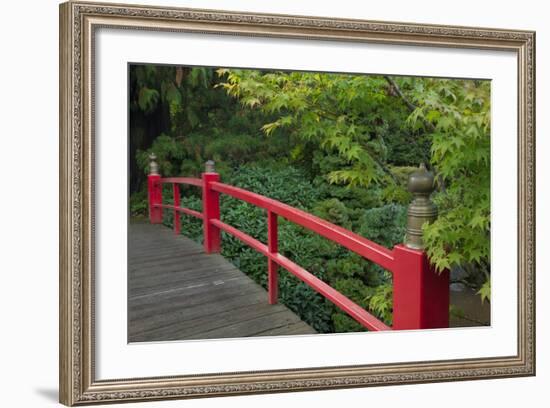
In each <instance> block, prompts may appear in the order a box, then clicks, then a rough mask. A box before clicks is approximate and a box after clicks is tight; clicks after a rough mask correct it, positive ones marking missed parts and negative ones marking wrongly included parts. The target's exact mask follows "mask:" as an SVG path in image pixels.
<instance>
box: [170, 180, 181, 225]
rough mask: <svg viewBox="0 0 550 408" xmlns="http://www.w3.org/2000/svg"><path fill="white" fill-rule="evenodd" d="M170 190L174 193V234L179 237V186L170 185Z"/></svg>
mask: <svg viewBox="0 0 550 408" xmlns="http://www.w3.org/2000/svg"><path fill="white" fill-rule="evenodd" d="M172 189H173V193H174V234H176V235H179V234H180V233H181V218H180V214H179V212H178V210H177V209H178V208H179V206H180V204H181V198H180V186H179V184H177V183H174V184H172Z"/></svg>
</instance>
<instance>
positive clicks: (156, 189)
mask: <svg viewBox="0 0 550 408" xmlns="http://www.w3.org/2000/svg"><path fill="white" fill-rule="evenodd" d="M156 159H157V156H156V155H155V154H154V153H151V155H150V156H149V175H148V176H147V196H148V202H149V221H150V222H151V224H160V223H162V207H160V205H161V204H162V184H161V183H160V174H159V167H158V164H157V162H156Z"/></svg>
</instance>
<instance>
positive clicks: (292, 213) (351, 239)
mask: <svg viewBox="0 0 550 408" xmlns="http://www.w3.org/2000/svg"><path fill="white" fill-rule="evenodd" d="M211 185H212V190H214V191H218V192H220V193H224V194H227V195H230V196H232V197H234V198H237V199H239V200H242V201H246V202H247V203H249V204H252V205H255V206H257V207H260V208H264V209H266V210H268V211H271V212H273V213H275V214H277V215H280V216H281V217H283V218H286V219H287V220H289V221H291V222H293V223H295V224H298V225H301V226H302V227H304V228H307V229H308V230H310V231H313V232H315V233H317V234H319V235H321V236H323V237H325V238H327V239H329V240H331V241H333V242H336V243H338V244H340V245H342V246H343V247H346V248H348V249H349V250H351V251H353V252H355V253H356V254H358V255H361V256H363V257H365V258H368V259H370V260H371V261H373V262H375V263H377V264H378V265H380V266H381V267H383V268H385V269H391V268H392V266H393V254H392V251H391V250H389V249H387V248H385V247H383V246H381V245H378V244H376V243H375V242H372V241H369V240H368V239H366V238H364V237H362V236H360V235H357V234H355V233H353V232H351V231H349V230H347V229H345V228H342V227H339V226H338V225H335V224H333V223H331V222H328V221H325V220H323V219H321V218H319V217H316V216H314V215H312V214H309V213H307V212H305V211H302V210H299V209H297V208H294V207H291V206H290V205H287V204H284V203H282V202H280V201H277V200H274V199H272V198H268V197H265V196H263V195H260V194H256V193H252V192H250V191H247V190H244V189H242V188H239V187H234V186H230V185H228V184H223V183H219V182H215V183H212V184H211Z"/></svg>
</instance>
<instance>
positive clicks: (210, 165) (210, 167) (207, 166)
mask: <svg viewBox="0 0 550 408" xmlns="http://www.w3.org/2000/svg"><path fill="white" fill-rule="evenodd" d="M204 171H205V172H206V173H215V172H216V168H215V167H214V160H208V161H207V162H206V163H204Z"/></svg>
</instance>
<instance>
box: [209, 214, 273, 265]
mask: <svg viewBox="0 0 550 408" xmlns="http://www.w3.org/2000/svg"><path fill="white" fill-rule="evenodd" d="M211 222H212V225H214V226H216V227H217V228H219V229H220V230H222V231H225V232H227V233H228V234H231V235H233V236H234V237H235V238H237V239H239V240H241V241H242V242H244V243H245V244H246V245H248V246H249V247H250V248H252V249H255V250H256V251H258V252H259V253H260V254H262V255H265V256H267V257H269V250H268V249H267V245H266V244H264V243H263V242H261V241H258V240H257V239H256V238H253V237H251V236H250V235H248V234H246V233H244V232H242V231H240V230H238V229H237V228H235V227H232V226H231V225H229V224H226V223H225V222H223V221H220V220H211Z"/></svg>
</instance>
